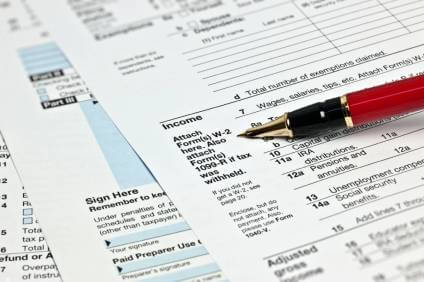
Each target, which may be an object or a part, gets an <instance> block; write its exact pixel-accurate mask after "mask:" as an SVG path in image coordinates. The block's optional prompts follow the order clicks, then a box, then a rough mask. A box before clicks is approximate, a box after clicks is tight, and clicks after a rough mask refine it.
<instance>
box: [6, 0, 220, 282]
mask: <svg viewBox="0 0 424 282" xmlns="http://www.w3.org/2000/svg"><path fill="white" fill-rule="evenodd" d="M27 4H28V3H26V1H21V2H19V1H15V2H10V3H9V5H3V6H2V7H3V9H0V12H2V14H1V17H0V18H1V19H2V20H3V19H5V21H4V24H3V23H2V25H0V27H1V30H0V34H2V39H5V42H6V43H5V44H9V45H10V46H8V45H2V49H1V50H2V52H1V53H0V61H1V62H2V68H0V73H1V77H2V78H4V79H2V83H1V84H0V92H1V93H3V94H4V96H3V97H4V103H3V104H2V107H5V108H7V107H9V109H10V110H11V111H10V112H9V113H10V114H12V115H11V116H8V114H9V113H6V111H5V112H2V113H1V115H2V116H1V117H2V118H1V119H0V123H1V124H2V125H4V126H5V127H4V128H2V130H3V133H4V135H5V136H7V137H10V141H11V143H13V145H12V146H11V149H10V151H14V152H15V153H16V154H14V155H13V156H14V160H15V162H16V164H17V167H18V171H19V175H21V176H22V180H23V182H24V183H25V185H26V187H27V188H28V193H29V194H31V196H33V197H31V199H34V206H35V207H36V208H35V209H36V210H37V216H38V217H39V218H42V220H41V222H42V226H43V231H44V230H45V231H46V232H45V233H42V231H41V229H40V227H38V221H37V219H35V217H34V211H33V208H32V205H31V203H30V202H29V201H28V195H27V193H26V192H23V190H22V186H23V185H22V184H20V181H19V180H20V179H19V178H18V175H17V174H16V171H14V167H13V163H12V162H11V160H10V159H9V158H8V157H10V155H11V153H9V151H8V150H7V149H8V147H5V145H4V144H1V147H0V160H2V159H3V158H8V160H7V161H6V160H5V161H4V162H3V161H1V162H0V172H2V174H1V175H0V181H5V182H7V183H2V182H0V187H1V188H3V189H1V190H0V216H1V218H2V220H1V222H0V281H21V280H32V279H37V280H43V281H58V280H59V275H58V273H57V269H56V266H55V264H54V262H53V261H52V254H51V253H50V251H49V248H48V247H47V244H46V243H45V236H47V238H49V246H51V248H52V250H53V253H54V254H55V255H54V258H55V261H57V264H58V265H59V266H60V267H59V269H60V274H61V276H62V278H63V280H64V281H122V280H125V281H170V280H180V281H224V280H225V278H224V276H223V274H222V273H221V271H220V269H219V267H218V265H217V264H216V263H215V262H214V261H213V259H212V258H211V257H210V255H209V254H208V251H207V250H206V248H205V247H204V246H203V245H202V241H201V240H199V239H198V238H197V237H196V236H195V235H194V234H193V232H192V231H191V228H190V226H189V225H188V224H187V223H186V222H185V221H184V219H183V218H182V216H181V215H180V213H179V212H178V210H177V208H176V207H175V206H174V204H173V203H172V201H171V200H170V199H169V198H168V197H167V195H166V193H165V192H164V191H163V190H162V189H161V188H160V186H159V185H158V184H157V183H156V181H155V179H154V178H153V176H152V175H151V173H150V172H149V170H148V168H147V167H146V166H145V165H144V163H143V161H142V160H141V159H140V158H139V157H138V155H137V154H136V153H135V152H134V151H133V149H132V148H131V147H130V146H129V144H128V143H127V142H126V140H125V139H124V138H123V136H122V135H121V134H120V132H119V131H118V129H117V128H116V127H115V125H114V124H113V122H112V121H111V120H110V118H109V117H108V115H107V114H106V113H105V111H104V110H103V108H102V107H101V105H100V103H99V101H98V100H97V99H96V98H95V97H94V95H93V93H92V92H91V91H90V89H89V88H88V87H87V86H86V84H85V82H84V80H83V79H82V78H81V76H80V75H79V74H78V72H77V71H76V70H75V69H74V67H73V65H72V63H71V62H70V60H68V58H67V56H66V55H65V54H64V53H63V51H62V50H61V49H60V48H59V46H57V44H56V43H55V41H54V39H53V38H52V37H50V36H49V35H48V32H47V31H46V27H44V26H43V25H42V23H41V21H40V20H39V19H38V17H36V16H35V13H34V12H33V11H32V9H31V7H30V6H28V5H27ZM29 11H30V12H31V13H30V12H29ZM1 32H3V33H1ZM5 93H7V94H5ZM3 113H5V115H4V116H3ZM14 118H16V120H15V119H14ZM9 122H10V123H11V124H8V123H9ZM7 137H6V138H7ZM7 140H8V139H7ZM21 146H22V147H21ZM15 155H16V158H15ZM22 160H25V161H22ZM3 216H7V220H3ZM20 221H22V225H18V224H17V223H19V222H20ZM44 227H45V228H44ZM44 234H45V235H44ZM56 253H57V256H56Z"/></svg>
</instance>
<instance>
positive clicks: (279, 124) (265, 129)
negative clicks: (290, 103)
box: [237, 114, 294, 139]
mask: <svg viewBox="0 0 424 282" xmlns="http://www.w3.org/2000/svg"><path fill="white" fill-rule="evenodd" d="M237 136H238V137H246V138H263V139H264V138H273V137H287V138H293V137H294V136H293V131H292V130H291V129H290V121H289V119H288V115H287V114H284V115H282V116H281V117H279V118H277V119H276V120H273V121H271V122H268V123H265V124H264V125H261V126H258V127H253V128H249V129H248V130H246V131H245V132H243V133H240V134H239V135H237Z"/></svg>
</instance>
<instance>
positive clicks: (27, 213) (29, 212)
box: [22, 208, 33, 216]
mask: <svg viewBox="0 0 424 282" xmlns="http://www.w3.org/2000/svg"><path fill="white" fill-rule="evenodd" d="M22 214H23V215H24V216H29V215H32V214H33V211H32V208H27V209H23V211H22Z"/></svg>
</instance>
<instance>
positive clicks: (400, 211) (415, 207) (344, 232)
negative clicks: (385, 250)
mask: <svg viewBox="0 0 424 282" xmlns="http://www.w3.org/2000/svg"><path fill="white" fill-rule="evenodd" d="M421 207H424V203H423V204H420V205H416V206H414V207H410V208H406V209H402V210H399V211H397V212H395V213H392V214H389V215H385V216H382V217H380V218H377V219H375V220H370V221H368V222H366V223H363V224H360V225H357V226H354V227H351V228H348V229H344V230H343V231H340V232H338V233H335V234H332V235H329V236H326V237H323V238H320V239H317V240H314V241H311V242H308V243H305V244H302V245H298V246H296V247H293V248H290V249H287V250H284V251H280V252H278V253H274V254H272V255H269V256H266V257H263V258H262V259H263V260H268V259H271V258H273V257H276V256H279V255H283V254H285V253H288V252H292V251H295V250H297V249H299V248H304V247H307V246H310V245H313V244H317V243H322V242H325V241H327V240H329V239H332V238H335V237H338V236H340V235H343V234H346V233H349V232H351V231H354V230H356V229H359V228H362V227H365V226H367V225H370V224H373V223H375V222H378V221H381V220H384V219H388V218H391V217H393V216H396V215H399V214H402V213H405V212H408V211H412V210H415V209H417V208H421Z"/></svg>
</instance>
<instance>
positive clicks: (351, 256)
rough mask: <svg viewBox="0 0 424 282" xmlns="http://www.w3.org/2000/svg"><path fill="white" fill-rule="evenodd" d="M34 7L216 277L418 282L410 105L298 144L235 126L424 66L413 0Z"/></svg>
mask: <svg viewBox="0 0 424 282" xmlns="http://www.w3.org/2000/svg"><path fill="white" fill-rule="evenodd" d="M37 4H38V6H37V8H36V10H38V11H39V12H40V15H41V16H42V17H43V18H45V20H46V21H47V22H48V24H49V26H50V27H51V30H52V32H53V33H54V34H55V35H56V36H57V39H58V42H60V45H61V47H62V48H63V49H64V50H65V51H66V53H67V54H69V56H70V58H72V60H73V62H74V64H75V66H76V67H77V69H78V71H79V72H81V73H82V74H83V75H84V77H85V78H86V80H87V83H88V84H89V85H90V87H91V88H92V89H93V90H94V91H95V92H96V93H98V95H99V99H100V100H101V101H102V103H103V105H104V107H105V109H106V111H107V112H108V113H109V114H110V115H111V117H112V118H113V120H114V121H115V122H116V124H117V126H118V127H119V129H120V130H121V132H122V133H123V134H124V136H125V137H126V138H127V139H128V140H129V142H130V144H131V145H132V146H133V147H134V148H135V150H137V152H139V153H140V155H141V156H142V157H143V159H144V160H145V161H146V163H147V165H148V166H149V168H150V169H151V170H152V172H153V174H154V175H155V177H156V178H157V179H158V181H159V182H160V183H161V185H162V186H163V188H164V189H165V191H167V193H168V194H169V195H170V196H171V198H172V199H173V200H174V202H175V204H176V205H177V206H178V207H179V209H180V210H181V211H182V213H183V214H184V216H185V218H186V219H187V220H188V222H190V224H191V225H192V226H193V228H194V230H195V231H196V234H198V235H199V236H200V237H201V238H202V240H203V241H204V243H205V245H206V246H207V247H208V249H209V250H210V252H211V254H213V256H214V257H215V258H216V260H217V262H218V264H219V265H220V266H221V267H222V269H223V271H224V273H225V274H226V275H227V276H228V278H229V279H230V280H232V281H243V282H244V281H287V282H288V281H325V282H328V281H374V282H382V281H419V280H423V277H424V270H423V266H424V256H423V251H422V250H423V249H422V247H423V246H424V245H423V242H424V237H423V234H424V233H423V230H424V225H423V224H424V218H423V215H422V211H423V205H424V192H423V185H424V172H423V165H424V154H423V144H422V140H423V137H424V133H423V126H422V125H423V119H424V115H423V114H422V113H421V112H418V113H411V114H407V115H403V116H397V117H393V118H388V119H385V120H381V121H377V122H373V123H370V124H366V125H363V126H360V127H357V128H354V129H346V130H340V131H334V132H331V133H328V134H326V135H322V136H319V137H316V138H312V139H307V140H294V141H290V142H288V141H285V140H281V139H275V140H271V141H267V142H262V141H258V140H244V139H239V138H237V137H236V135H237V134H238V133H240V132H241V131H242V130H244V129H245V128H247V127H249V126H257V125H260V124H262V123H264V122H266V121H269V120H272V119H274V118H275V117H277V116H279V115H281V114H282V113H283V112H286V111H290V110H293V109H296V108H298V107H300V106H303V105H306V104H309V103H312V102H316V101H321V100H324V99H328V98H330V97H336V96H338V95H341V94H342V93H347V92H350V91H354V90H359V89H362V88H364V87H370V86H373V85H377V84H381V83H384V82H388V81H392V80H397V79H401V78H405V77H409V76H412V75H417V74H422V73H423V71H424V66H423V61H424V48H423V47H424V32H423V29H424V17H423V14H424V5H423V2H422V1H414V0H408V1H400V0H373V1H362V0H345V1H343V0H338V1H330V0H322V1H308V0H300V1H296V0H295V1H285V0H262V1H253V0H252V1H249V0H234V1H213V0H210V1H189V0H187V1H150V2H140V1H119V0H116V1H108V2H103V1H98V2H92V1H78V2H74V1H51V2H48V3H46V1H38V2H37ZM50 11H55V12H54V13H51V12H50Z"/></svg>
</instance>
